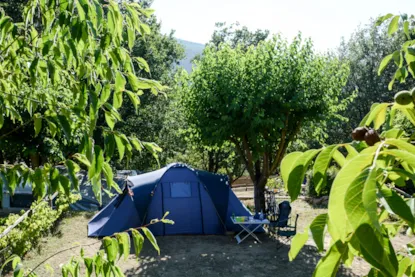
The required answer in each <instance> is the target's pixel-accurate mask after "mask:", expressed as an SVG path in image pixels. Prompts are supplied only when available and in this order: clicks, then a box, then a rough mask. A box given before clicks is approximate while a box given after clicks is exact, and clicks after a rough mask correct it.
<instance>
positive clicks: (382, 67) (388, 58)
mask: <svg viewBox="0 0 415 277" xmlns="http://www.w3.org/2000/svg"><path fill="white" fill-rule="evenodd" d="M392 57H393V54H390V55H387V56H386V57H384V58H383V60H382V61H381V62H380V65H379V70H378V75H380V74H382V72H383V71H384V70H385V68H386V66H387V65H388V64H389V62H390V61H391V60H392Z"/></svg>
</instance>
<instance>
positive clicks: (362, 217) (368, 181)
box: [344, 169, 380, 229]
mask: <svg viewBox="0 0 415 277" xmlns="http://www.w3.org/2000/svg"><path fill="white" fill-rule="evenodd" d="M373 186H374V187H375V189H376V171H375V170H372V169H365V170H363V171H362V172H360V174H359V175H358V176H357V177H356V178H355V179H354V180H353V182H352V183H351V184H350V185H349V187H348V189H347V192H346V195H345V200H344V201H345V202H344V208H345V211H346V215H347V218H348V219H349V222H350V224H351V226H352V227H353V229H357V228H358V227H359V226H360V225H361V224H363V223H371V220H373V221H376V222H377V216H376V209H377V206H376V205H375V217H374V218H372V217H371V216H370V215H369V212H370V213H373V210H372V208H373V204H372V201H375V204H376V190H375V191H372V189H373ZM366 187H368V188H366ZM365 190H366V191H368V192H367V193H368V195H365V192H364V191H365ZM364 198H365V201H364ZM364 202H365V203H366V206H368V209H366V206H365V203H364ZM374 224H375V223H374ZM377 229H380V226H379V223H378V222H377Z"/></svg>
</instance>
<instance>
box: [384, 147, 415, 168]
mask: <svg viewBox="0 0 415 277" xmlns="http://www.w3.org/2000/svg"><path fill="white" fill-rule="evenodd" d="M381 153H382V154H387V155H391V156H394V157H395V158H398V159H401V160H402V161H404V162H406V163H408V164H409V165H410V166H412V167H415V155H414V154H412V153H410V152H408V151H406V150H397V149H391V150H383V151H382V152H381Z"/></svg>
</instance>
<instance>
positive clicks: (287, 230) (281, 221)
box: [269, 201, 298, 242]
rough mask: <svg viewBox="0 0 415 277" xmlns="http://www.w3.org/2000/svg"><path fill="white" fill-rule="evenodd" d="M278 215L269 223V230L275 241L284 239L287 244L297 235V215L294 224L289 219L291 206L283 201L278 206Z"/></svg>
mask: <svg viewBox="0 0 415 277" xmlns="http://www.w3.org/2000/svg"><path fill="white" fill-rule="evenodd" d="M278 208H279V213H278V216H277V219H276V220H275V221H270V224H269V228H270V230H271V231H273V232H274V233H275V234H276V235H277V239H278V240H280V238H281V237H284V238H285V241H286V242H289V241H290V240H291V239H292V237H293V236H295V234H297V221H298V214H297V215H296V217H295V220H294V222H292V221H293V220H292V218H291V205H290V202H288V201H283V202H281V203H280V204H279V205H278ZM293 223H294V224H293Z"/></svg>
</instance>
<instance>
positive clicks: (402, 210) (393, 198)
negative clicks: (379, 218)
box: [380, 187, 415, 229]
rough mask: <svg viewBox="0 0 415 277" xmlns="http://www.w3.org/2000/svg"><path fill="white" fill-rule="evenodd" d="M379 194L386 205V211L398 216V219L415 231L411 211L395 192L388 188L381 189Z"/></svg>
mask: <svg viewBox="0 0 415 277" xmlns="http://www.w3.org/2000/svg"><path fill="white" fill-rule="evenodd" d="M380 194H381V196H382V197H383V199H384V200H385V201H386V204H387V205H384V206H385V208H386V209H388V211H389V212H390V213H392V214H396V215H398V216H399V217H400V218H402V219H403V220H405V222H406V223H407V224H408V225H409V227H411V228H412V229H415V219H414V215H413V214H412V212H411V209H410V208H409V206H408V205H407V204H406V202H405V200H403V199H402V197H400V196H399V195H398V194H397V193H396V192H394V191H393V190H391V189H389V188H385V187H383V188H381V190H380Z"/></svg>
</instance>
